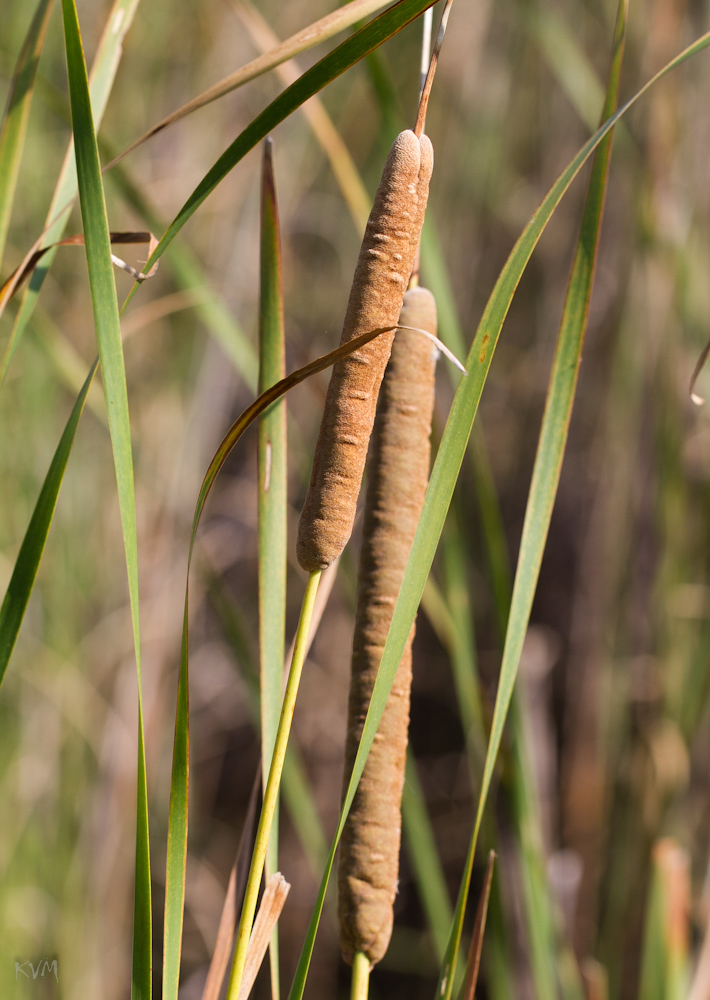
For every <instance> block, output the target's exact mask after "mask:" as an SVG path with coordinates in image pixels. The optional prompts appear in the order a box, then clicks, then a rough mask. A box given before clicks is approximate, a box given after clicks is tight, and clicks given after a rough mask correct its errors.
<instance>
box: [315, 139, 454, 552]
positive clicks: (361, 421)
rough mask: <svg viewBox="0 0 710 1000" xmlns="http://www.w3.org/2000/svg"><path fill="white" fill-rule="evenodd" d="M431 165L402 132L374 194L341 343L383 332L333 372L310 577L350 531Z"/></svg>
mask: <svg viewBox="0 0 710 1000" xmlns="http://www.w3.org/2000/svg"><path fill="white" fill-rule="evenodd" d="M433 160H434V154H433V150H432V146H431V142H430V141H429V139H428V138H427V136H425V135H422V136H421V137H420V138H418V137H417V136H416V135H415V134H414V132H411V131H409V130H407V131H405V132H401V133H400V134H399V135H398V136H397V138H396V139H395V141H394V143H393V145H392V148H391V150H390V153H389V156H388V157H387V162H386V164H385V169H384V171H383V174H382V180H381V181H380V185H379V187H378V189H377V194H376V195H375V202H374V205H373V208H372V212H371V213H370V218H369V220H368V223H367V228H366V230H365V236H364V239H363V242H362V247H361V248H360V256H359V258H358V262H357V267H356V269H355V277H354V278H353V285H352V289H351V292H350V299H349V301H348V308H347V312H346V315H345V322H344V324H343V333H342V337H341V340H340V342H341V344H344V343H346V342H347V341H349V340H352V338H353V337H356V336H358V335H360V334H362V333H366V332H368V331H371V330H376V329H381V330H386V331H388V332H386V333H383V334H382V335H381V336H379V337H376V338H375V339H374V340H372V341H370V343H369V344H367V345H365V346H364V347H361V348H360V349H359V350H357V351H355V352H354V353H353V354H351V355H349V356H348V357H347V358H345V359H344V360H343V361H340V362H338V364H336V365H335V366H334V368H333V374H332V377H331V380H330V385H329V386H328V394H327V397H326V402H325V411H324V413H323V420H322V422H321V428H320V434H319V436H318V443H317V445H316V452H315V459H314V462H313V471H312V473H311V482H310V486H309V488H308V495H307V497H306V502H305V505H304V507H303V512H302V514H301V521H300V524H299V528H298V542H297V549H296V551H297V555H298V561H299V562H300V564H301V566H302V567H303V568H304V569H305V570H307V571H308V572H313V571H315V570H321V569H325V568H326V567H327V566H329V565H330V563H331V562H333V560H334V559H336V558H337V556H339V555H340V553H341V552H342V550H343V548H344V547H345V544H346V542H347V541H348V539H349V538H350V534H351V532H352V527H353V521H354V519H355V509H356V506H357V498H358V493H359V491H360V483H361V482H362V473H363V469H364V467H365V458H366V456H367V446H368V442H369V439H370V434H371V432H372V425H373V423H374V420H375V411H376V409H377V396H378V393H379V390H380V383H381V382H382V376H383V375H384V372H385V367H386V366H387V360H388V358H389V355H390V351H391V349H392V340H393V338H394V328H395V325H396V323H397V317H398V316H399V312H400V309H401V307H402V299H403V296H404V291H405V289H406V287H407V283H408V281H409V276H410V274H411V272H412V265H413V263H414V257H415V254H416V249H417V245H418V243H419V235H420V233H421V228H422V223H423V221H424V211H425V209H426V202H427V196H428V193H429V179H430V177H431V172H432V166H433Z"/></svg>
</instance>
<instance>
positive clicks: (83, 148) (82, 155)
mask: <svg viewBox="0 0 710 1000" xmlns="http://www.w3.org/2000/svg"><path fill="white" fill-rule="evenodd" d="M62 12H63V15H64V39H65V45H66V53H67V69H68V74H69V96H70V101H71V113H72V130H73V133H74V148H75V152H76V170H77V180H78V187H79V202H80V205H81V217H82V222H83V224H84V240H85V246H86V261H87V265H88V269H89V286H90V289H91V301H92V306H93V312H94V325H95V327H96V338H97V340H98V344H99V357H100V359H101V373H102V376H103V382H104V391H105V394H106V409H107V412H108V421H109V430H110V433H111V446H112V449H113V458H114V465H115V469H116V482H117V486H118V502H119V508H120V513H121V526H122V529H123V543H124V549H125V555H126V569H127V572H128V590H129V595H130V604H131V619H132V624H133V641H134V645H135V656H136V671H137V675H138V782H137V784H138V789H137V819H136V883H135V905H134V927H133V976H132V984H131V993H132V997H133V1000H149V998H150V996H151V986H152V983H151V957H152V933H151V889H150V849H149V838H148V797H147V788H146V775H145V747H144V739H143V698H142V693H141V688H142V684H141V660H140V626H139V617H138V614H139V612H138V543H137V532H136V506H135V493H134V486H133V456H132V452H131V428H130V423H129V416H128V393H127V390H126V373H125V367H124V361H123V345H122V344H121V326H120V322H119V318H118V300H117V298H116V285H115V282H114V277H113V266H112V263H111V242H110V237H109V228H108V219H107V217H106V205H105V202H104V191H103V186H102V183H101V169H100V166H99V150H98V146H97V144H96V133H95V131H94V122H93V118H92V114H91V99H90V96H89V81H88V77H87V74H86V63H85V61H84V52H83V47H82V42H81V33H80V30H79V20H78V17H77V13H76V6H75V4H74V0H62Z"/></svg>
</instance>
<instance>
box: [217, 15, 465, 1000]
mask: <svg viewBox="0 0 710 1000" xmlns="http://www.w3.org/2000/svg"><path fill="white" fill-rule="evenodd" d="M449 6H450V4H449V5H448V6H447V8H446V12H448V9H449ZM442 25H443V27H444V28H445V25H446V20H445V16H442ZM441 37H442V39H443V32H442V33H441ZM437 56H438V50H437V51H436V52H435V54H434V56H433V58H432V63H431V67H430V74H429V77H428V79H427V81H426V82H425V85H424V87H423V89H422V97H421V100H420V106H419V111H418V114H417V122H416V125H415V129H414V130H413V131H410V130H407V131H404V132H401V133H400V134H399V135H398V136H397V138H396V139H395V141H394V143H393V145H392V148H391V150H390V153H389V156H388V157H387V161H386V163H385V167H384V170H383V173H382V178H381V180H380V183H379V185H378V188H377V191H376V193H375V198H374V203H373V208H372V211H371V213H370V217H369V219H368V222H367V226H366V229H365V235H364V238H363V242H362V246H361V248H360V254H359V257H358V261H357V265H356V268H355V275H354V278H353V283H352V287H351V291H350V298H349V300H348V306H347V310H346V314H345V321H344V324H343V332H342V335H341V346H346V345H348V344H350V343H351V342H353V341H355V340H356V339H357V338H359V337H362V336H364V335H368V334H373V333H375V332H376V333H377V336H376V337H374V338H373V339H372V340H370V341H369V343H367V344H365V345H364V346H363V347H362V348H359V349H357V350H355V351H353V352H352V353H350V354H348V356H347V357H346V358H345V359H344V360H343V361H342V362H338V363H336V365H335V366H334V368H333V373H332V376H331V380H330V384H329V386H328V393H327V396H326V401H325V409H324V414H323V420H322V422H321V429H320V433H319V436H318V442H317V444H316V451H315V457H314V461H313V471H312V473H311V482H310V486H309V490H308V494H307V496H306V501H305V504H304V508H303V511H302V514H301V520H300V522H299V531H298V541H297V547H296V551H297V556H298V561H299V563H300V564H301V566H302V567H303V569H305V570H306V571H307V572H308V573H309V577H308V582H307V586H306V592H305V595H304V599H303V605H302V610H301V616H300V619H299V625H298V630H297V634H296V641H295V646H294V655H293V659H292V661H291V667H290V670H289V675H288V681H287V684H286V690H285V693H284V700H283V705H282V709H281V717H280V720H279V726H278V731H277V734H276V738H275V746H274V754H273V758H272V762H271V768H270V771H269V779H268V781H267V784H266V789H265V794H264V803H263V807H262V813H261V818H260V821H259V827H258V829H257V835H256V845H255V848H254V852H253V855H252V862H251V867H250V871H249V877H248V879H247V886H246V890H245V898H244V906H243V909H242V916H241V919H240V924H239V928H238V931H237V941H236V946H235V954H234V963H233V965H232V971H231V974H230V980H229V986H228V991H227V997H228V1000H237V997H238V996H239V989H240V984H241V979H242V975H243V970H244V966H245V963H246V954H247V948H248V944H249V934H250V932H251V924H252V921H253V919H254V913H255V912H256V902H257V898H258V891H259V885H260V881H261V875H262V869H263V865H264V859H265V853H266V849H267V844H268V838H269V833H270V830H271V824H272V820H273V815H274V812H275V809H276V802H277V799H278V788H279V784H280V780H281V773H282V770H283V759H284V755H285V751H286V745H287V743H288V736H289V732H290V726H291V719H292V716H293V711H294V708H295V702H296V696H297V693H298V685H299V682H300V675H301V671H302V669H303V662H304V659H305V644H306V641H307V637H308V632H309V630H310V621H311V616H312V613H313V607H314V602H315V598H316V593H317V590H318V583H319V580H320V576H321V573H322V571H323V570H324V569H327V567H328V566H329V565H330V564H331V563H332V562H333V561H334V560H335V559H337V557H338V556H339V555H340V553H341V552H342V550H343V548H344V546H345V545H346V543H347V541H348V539H349V538H350V534H351V532H352V527H353V522H354V519H355V512H356V508H357V500H358V495H359V491H360V484H361V481H362V475H363V470H364V466H365V459H366V456H367V449H368V444H369V440H370V435H371V433H372V427H373V424H374V420H375V413H376V409H377V399H378V394H379V389H380V384H381V382H382V378H383V376H384V372H385V368H386V365H387V361H388V359H389V355H390V351H391V349H392V342H393V340H394V333H395V329H396V327H397V324H398V320H399V316H400V312H401V310H402V303H403V300H404V294H405V290H406V287H407V284H408V282H409V279H410V277H411V274H412V270H413V268H414V264H415V260H416V256H417V250H418V246H419V238H420V235H421V229H422V225H423V222H424V213H425V210H426V203H427V198H428V194H429V181H430V179H431V174H432V169H433V150H432V147H431V142H430V141H429V139H428V137H427V136H426V135H425V134H424V133H423V128H424V120H425V116H426V106H427V102H428V98H429V93H430V90H431V81H432V80H433V74H434V71H435V69H436V57H437ZM425 343H426V347H425V350H428V352H429V354H430V355H431V354H432V347H431V343H430V342H429V341H426V340H425ZM430 381H431V379H430ZM431 405H433V403H432V404H431ZM427 438H428V431H427ZM426 465H427V466H428V453H427V456H426ZM424 485H425V484H424ZM405 756H406V753H405ZM402 766H403V764H402ZM400 798H401V790H400Z"/></svg>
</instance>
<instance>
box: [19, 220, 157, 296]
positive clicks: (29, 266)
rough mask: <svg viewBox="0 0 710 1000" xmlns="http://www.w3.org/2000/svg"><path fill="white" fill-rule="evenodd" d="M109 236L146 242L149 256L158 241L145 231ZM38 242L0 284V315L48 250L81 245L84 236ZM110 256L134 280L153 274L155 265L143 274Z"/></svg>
mask: <svg viewBox="0 0 710 1000" xmlns="http://www.w3.org/2000/svg"><path fill="white" fill-rule="evenodd" d="M109 236H110V239H111V243H112V244H113V245H114V246H116V245H120V244H123V245H126V244H135V243H147V244H148V246H149V256H150V254H152V253H153V250H154V249H155V248H156V246H157V245H158V241H157V240H156V238H155V236H153V234H152V233H147V232H122V233H109ZM40 240H41V237H40ZM38 243H39V241H38V242H37V243H36V244H35V246H34V247H32V249H31V250H30V251H29V253H28V254H27V256H26V257H25V259H24V260H23V261H22V263H21V264H20V266H19V267H18V268H16V269H15V270H14V271H13V272H12V274H11V275H10V277H9V278H8V279H7V281H6V282H5V283H4V284H3V285H2V287H0V315H2V312H1V309H2V308H4V306H5V305H6V304H7V303H8V302H9V301H10V299H11V298H12V296H13V295H14V294H15V292H16V291H17V289H18V288H19V287H20V285H21V284H22V283H23V282H24V281H26V280H27V278H29V276H30V275H31V274H32V272H33V271H34V269H35V268H36V267H37V265H38V264H39V262H40V261H41V260H42V258H43V257H44V255H45V254H46V253H47V252H48V251H49V250H52V249H53V248H54V247H83V246H84V236H83V234H82V233H77V234H75V235H74V236H67V237H65V239H63V240H59V242H58V243H50V244H48V245H47V246H46V247H39V249H38ZM111 257H112V259H113V262H114V264H116V265H117V266H118V267H121V268H123V270H124V271H127V272H128V273H129V274H130V275H131V277H133V278H134V280H135V281H144V280H145V279H146V278H150V277H152V276H153V275H154V274H155V270H156V269H155V267H153V268H151V270H150V271H149V272H148V273H147V274H143V273H141V272H139V271H136V269H135V268H134V267H131V266H130V265H129V264H126V263H125V261H123V260H121V259H120V257H115V256H114V255H113V254H112V255H111Z"/></svg>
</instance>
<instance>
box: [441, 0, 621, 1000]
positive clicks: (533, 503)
mask: <svg viewBox="0 0 710 1000" xmlns="http://www.w3.org/2000/svg"><path fill="white" fill-rule="evenodd" d="M627 6H628V0H620V2H619V8H618V15H617V22H616V30H615V33H614V45H613V51H612V60H611V70H610V73H609V83H608V86H607V93H606V99H605V102H604V108H603V110H602V121H604V120H605V119H606V118H608V117H609V116H610V115H611V114H612V113H613V111H614V110H615V108H616V106H617V100H618V92H619V78H620V75H621V65H622V62H623V52H624V38H625V32H626V12H627ZM611 142H612V133H611V132H609V133H608V134H607V135H605V137H604V138H603V140H602V141H601V143H600V145H599V148H598V150H597V153H596V155H595V157H594V164H593V167H592V174H591V178H590V182H589V188H588V192H587V199H586V203H585V208H584V215H583V218H582V227H581V233H580V237H579V241H578V244H577V250H576V253H575V258H574V263H573V265H572V273H571V276H570V281H569V285H568V288H567V295H566V298H565V304H564V308H563V312H562V322H561V325H560V331H559V334H558V339H557V348H556V351H555V358H554V361H553V366H552V374H551V377H550V387H549V389H548V393H547V401H546V406H545V414H544V417H543V422H542V429H541V431H540V440H539V443H538V450H537V455H536V458H535V466H534V469H533V477H532V484H531V487H530V493H529V496H528V503H527V508H526V512H525V522H524V525H523V535H522V539H521V542H520V557H519V561H518V568H517V572H516V575H515V582H514V584H513V597H512V601H511V608H510V615H509V618H508V628H507V631H506V637H505V644H504V648H503V660H502V663H501V670H500V678H499V682H498V693H497V696H496V704H495V708H494V712H493V722H492V725H491V735H490V739H489V743H488V752H487V754H486V763H485V766H484V773H483V783H482V788H481V792H480V796H479V803H478V809H477V814H476V823H475V827H474V834H473V837H472V840H471V846H470V850H469V856H468V859H467V862H466V868H465V872H464V878H463V880H462V883H461V891H460V894H459V901H458V905H457V913H456V918H455V920H454V925H453V928H452V933H451V938H450V942H449V949H448V953H447V957H446V961H445V962H444V965H443V967H442V972H441V977H440V980H439V992H438V993H437V996H441V997H442V998H444V1000H448V998H449V997H450V996H451V989H452V981H453V972H454V969H455V964H456V956H457V952H458V947H459V941H460V937H461V930H462V927H463V918H464V911H465V906H466V900H467V896H468V887H469V882H470V875H471V870H472V866H473V856H474V853H475V848H476V840H477V835H478V830H479V828H480V823H481V818H482V814H483V809H484V807H485V802H486V796H487V792H488V787H489V784H490V780H491V777H492V774H493V766H494V763H495V759H496V757H497V755H498V748H499V746H500V740H501V737H502V733H503V725H504V723H505V718H506V716H507V713H508V707H509V705H510V699H511V697H512V693H513V685H514V683H515V677H516V674H517V670H518V664H519V662H520V655H521V653H522V648H523V641H524V639H525V633H526V631H527V627H528V622H529V620H530V611H531V608H532V602H533V597H534V595H535V589H536V587H537V580H538V576H539V572H540V564H541V562H542V554H543V551H544V549H545V542H546V540H547V532H548V529H549V526H550V519H551V517H552V508H553V505H554V501H555V496H556V494H557V486H558V483H559V477H560V470H561V468H562V459H563V456H564V450H565V445H566V443H567V432H568V429H569V422H570V417H571V414H572V405H573V402H574V395H575V390H576V387H577V376H578V372H579V363H580V360H581V356H582V345H583V343H584V334H585V331H586V328H587V315H588V312H589V300H590V297H591V292H592V284H593V280H594V267H595V263H596V256H597V248H598V242H599V230H600V228H601V220H602V215H603V212H604V198H605V194H606V184H607V177H608V172H609V159H610V156H611ZM537 972H538V973H539V975H538V984H539V985H540V986H541V984H542V981H543V980H544V981H545V982H547V979H546V978H545V977H547V976H548V973H550V970H549V968H548V967H547V966H546V963H545V962H544V961H540V962H538V968H537ZM552 982H553V985H552V987H550V988H549V989H547V990H546V991H545V992H546V993H547V994H549V995H552V993H554V979H553V980H552ZM541 988H542V986H541Z"/></svg>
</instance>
